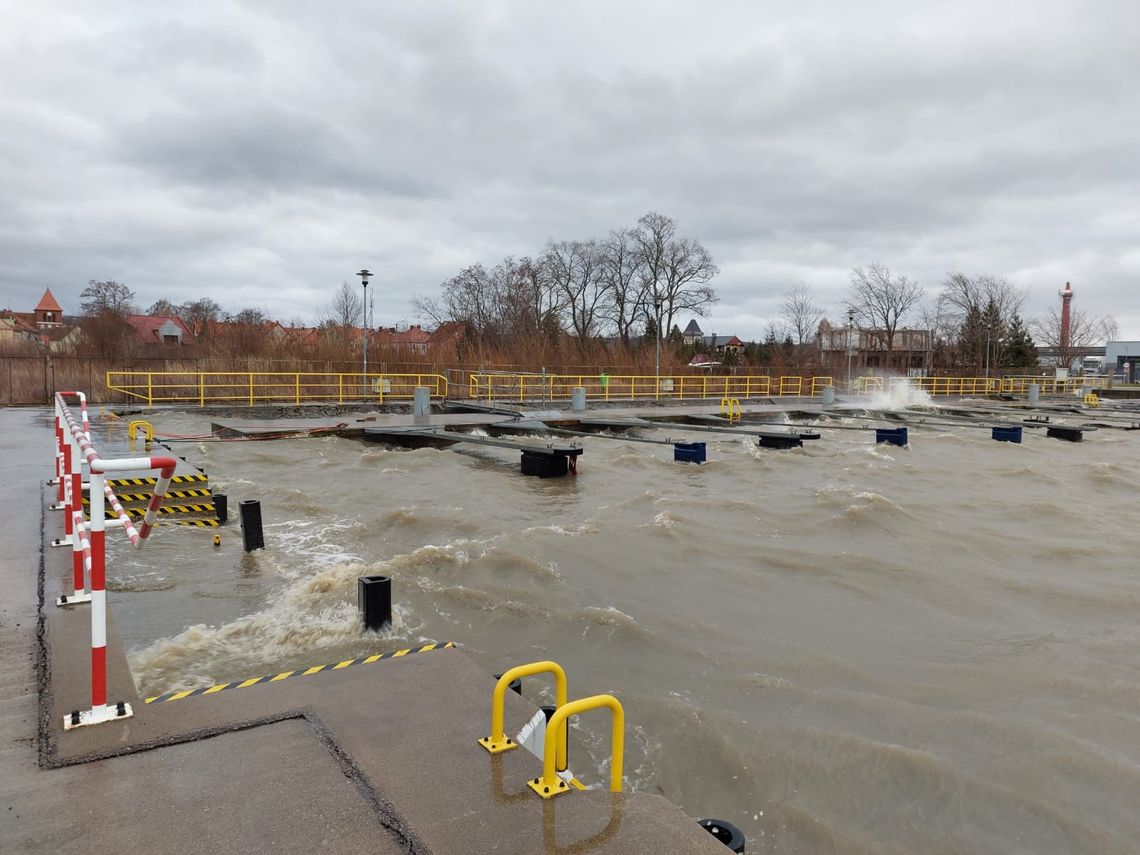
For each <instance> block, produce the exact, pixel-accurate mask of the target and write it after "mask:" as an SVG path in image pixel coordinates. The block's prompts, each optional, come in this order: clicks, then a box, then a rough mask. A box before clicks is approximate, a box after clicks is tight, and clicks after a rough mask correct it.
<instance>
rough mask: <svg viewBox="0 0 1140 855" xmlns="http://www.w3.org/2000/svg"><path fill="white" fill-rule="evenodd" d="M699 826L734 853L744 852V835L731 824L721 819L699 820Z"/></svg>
mask: <svg viewBox="0 0 1140 855" xmlns="http://www.w3.org/2000/svg"><path fill="white" fill-rule="evenodd" d="M697 824H698V825H699V826H700V827H701V828H703V829H704V830H705V831H707V832H708V833H709V834H711V835H712V836H713V837H715V838H716V839H717V840H719V841H720V842H721V843H723V844H724V845H725V846H727V847H728V848H729V849H731V850H732V851H733V852H737V853H743V852H744V833H743V832H742V831H741V830H740V829H739V828H737V827H736V826H735V825H733V824H732V823H731V822H725V821H724V820H721V819H698V820H697Z"/></svg>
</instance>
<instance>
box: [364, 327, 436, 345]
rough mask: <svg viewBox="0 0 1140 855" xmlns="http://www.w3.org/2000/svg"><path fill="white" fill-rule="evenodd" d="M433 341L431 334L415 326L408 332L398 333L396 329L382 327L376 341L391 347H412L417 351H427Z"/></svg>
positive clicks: (378, 331) (407, 330)
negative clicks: (429, 343) (428, 345)
mask: <svg viewBox="0 0 1140 855" xmlns="http://www.w3.org/2000/svg"><path fill="white" fill-rule="evenodd" d="M430 340H431V333H429V332H428V331H427V330H425V329H423V328H422V327H420V325H419V324H413V325H412V326H410V327H408V328H407V329H406V330H401V331H397V330H396V328H395V327H381V328H380V329H379V330H377V331H376V341H377V342H379V343H380V344H385V345H389V346H391V347H410V348H413V349H415V350H426V349H427V344H428V342H429V341H430Z"/></svg>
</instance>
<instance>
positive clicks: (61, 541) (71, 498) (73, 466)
mask: <svg viewBox="0 0 1140 855" xmlns="http://www.w3.org/2000/svg"><path fill="white" fill-rule="evenodd" d="M62 464H63V465H62V469H61V472H62V474H61V475H60V479H59V484H60V488H61V490H62V492H63V502H62V504H63V509H64V511H65V513H64V515H63V532H64V534H63V537H60V538H56V539H55V540H53V541H52V542H51V545H52V546H71V545H72V543H74V537H75V533H74V531H73V529H72V513H73V512H74V511H77V510H81V509H82V508H83V464H82V462H81V460H80V457H79V446H78V444H77V443H76V442H75V439H74V438H73V437H72V436H71V431H70V430H68V431H67V434H66V436H64V438H63V454H62Z"/></svg>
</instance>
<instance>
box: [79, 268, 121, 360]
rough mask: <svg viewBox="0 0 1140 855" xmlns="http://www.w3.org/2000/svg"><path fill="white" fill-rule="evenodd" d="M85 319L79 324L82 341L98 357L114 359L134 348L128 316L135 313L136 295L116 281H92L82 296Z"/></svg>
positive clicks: (81, 304) (81, 306) (80, 296)
mask: <svg viewBox="0 0 1140 855" xmlns="http://www.w3.org/2000/svg"><path fill="white" fill-rule="evenodd" d="M79 299H80V301H81V302H80V308H81V309H82V310H83V315H84V318H83V320H82V322H81V323H80V326H81V328H82V330H83V337H84V339H86V341H87V343H88V344H89V345H90V346H91V348H92V349H93V350H94V351H95V353H96V354H98V355H99V356H102V357H105V358H108V359H115V358H118V357H121V356H123V355H124V354H126V353H127V352H129V351H130V350H131V349H132V348H133V347H134V345H135V341H134V338H133V335H132V334H131V331H130V327H129V326H128V325H127V322H126V318H127V315H130V314H133V313H134V311H135V293H134V291H132V290H131V289H130V288H128V287H127V286H126V285H124V284H123V283H122V282H116V281H114V280H113V279H112V280H108V281H106V282H96V281H95V280H94V279H92V280H91V281H90V282H88V283H87V287H86V288H84V289H83V291H82V292H81V293H80V294H79Z"/></svg>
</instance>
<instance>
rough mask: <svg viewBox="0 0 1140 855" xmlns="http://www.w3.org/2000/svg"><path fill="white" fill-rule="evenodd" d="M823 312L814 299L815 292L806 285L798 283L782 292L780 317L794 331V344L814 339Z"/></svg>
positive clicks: (805, 342)
mask: <svg viewBox="0 0 1140 855" xmlns="http://www.w3.org/2000/svg"><path fill="white" fill-rule="evenodd" d="M825 314H826V312H825V311H824V309H823V307H822V306H820V305H819V304H818V303H817V302H816V301H815V292H814V291H812V289H811V288H809V287H808V286H807V285H804V284H800V285H797V286H796V287H795V288H792V289H790V290H788V291H785V292H784V302H783V303H782V304H781V306H780V318H781V319H782V320H783V321H784V323H785V324H786V325H787V326H788V327H790V328H791V329H792V330H793V332H794V333H795V336H796V344H800V345H802V344H807V343H808V342H810V341H812V340H814V339H815V337H816V335H817V334H818V333H819V323H820V321H822V320H823V318H824V315H825Z"/></svg>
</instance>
